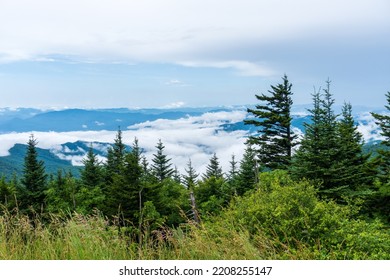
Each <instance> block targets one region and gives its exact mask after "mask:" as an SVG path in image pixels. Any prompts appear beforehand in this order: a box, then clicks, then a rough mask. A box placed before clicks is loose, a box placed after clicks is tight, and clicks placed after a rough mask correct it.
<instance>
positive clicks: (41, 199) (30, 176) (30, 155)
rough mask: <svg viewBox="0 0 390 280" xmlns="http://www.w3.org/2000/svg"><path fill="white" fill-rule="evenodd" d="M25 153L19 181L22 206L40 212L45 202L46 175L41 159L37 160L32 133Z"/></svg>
mask: <svg viewBox="0 0 390 280" xmlns="http://www.w3.org/2000/svg"><path fill="white" fill-rule="evenodd" d="M27 144H28V147H27V153H26V156H25V159H24V170H23V177H22V180H21V183H22V185H23V188H22V189H21V195H22V197H23V203H24V205H23V208H24V209H29V208H32V209H33V210H34V211H38V212H40V211H41V210H42V209H43V207H44V203H45V190H46V186H47V185H46V184H47V182H46V180H47V175H46V172H45V166H44V163H43V161H42V160H38V153H37V150H36V145H37V140H36V139H35V138H34V135H31V136H30V139H29V141H28V143H27Z"/></svg>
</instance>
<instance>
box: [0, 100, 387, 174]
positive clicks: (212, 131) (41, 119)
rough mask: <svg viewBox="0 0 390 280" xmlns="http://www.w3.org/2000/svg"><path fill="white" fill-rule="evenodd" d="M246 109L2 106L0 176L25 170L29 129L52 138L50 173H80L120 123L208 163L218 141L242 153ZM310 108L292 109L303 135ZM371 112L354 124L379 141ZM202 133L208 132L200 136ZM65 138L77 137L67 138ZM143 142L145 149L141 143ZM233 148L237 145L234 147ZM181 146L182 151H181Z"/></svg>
mask: <svg viewBox="0 0 390 280" xmlns="http://www.w3.org/2000/svg"><path fill="white" fill-rule="evenodd" d="M247 107H250V106H231V107H207V108H175V109H164V108H162V109H127V108H114V109H63V110H40V109H34V108H17V109H13V108H3V109H0V145H2V143H1V142H2V139H4V140H3V142H4V143H6V144H7V145H8V147H9V148H8V150H7V148H4V151H3V152H2V153H3V154H2V155H0V174H8V175H9V174H12V173H14V172H16V173H17V174H21V173H22V170H23V159H24V155H25V150H26V145H25V143H26V142H27V140H28V138H24V140H23V141H20V140H18V139H21V138H23V137H26V136H25V135H26V133H34V134H38V135H40V134H39V133H46V134H44V136H40V137H46V138H47V137H49V138H53V139H44V140H45V141H44V142H45V143H46V145H43V146H42V147H39V149H38V154H39V157H40V159H42V160H44V161H45V165H46V170H47V171H48V172H49V173H54V172H56V170H57V169H64V170H70V171H72V172H73V173H74V174H75V176H77V175H78V174H79V168H80V166H81V165H82V160H83V158H84V157H85V155H86V153H87V151H88V149H89V148H90V147H92V148H93V149H94V152H95V154H97V155H98V157H99V159H101V160H102V161H104V159H105V156H106V154H107V149H108V147H110V146H111V145H112V144H111V143H112V142H113V139H114V138H113V137H111V138H108V136H107V134H110V133H111V134H110V135H113V136H114V135H115V133H114V132H116V131H117V130H118V128H119V127H120V128H121V129H122V130H124V131H127V132H128V133H130V134H131V135H135V136H137V135H141V137H143V138H142V141H143V142H144V143H145V144H146V146H148V145H149V146H148V147H146V149H145V151H146V153H147V155H148V156H149V158H150V157H151V156H152V155H153V148H154V146H153V143H157V139H159V138H166V139H167V140H166V141H167V144H168V145H167V146H168V147H169V146H173V145H175V147H177V148H172V151H173V153H174V155H173V157H175V158H176V159H177V160H181V162H180V161H179V162H178V164H179V165H184V166H185V164H183V163H184V160H186V158H188V157H198V158H200V155H201V153H203V155H202V157H201V158H202V160H203V162H202V160H201V159H199V162H198V163H197V164H198V166H200V167H202V166H204V165H205V164H206V163H207V157H208V156H209V155H210V154H211V153H213V152H214V151H213V149H215V148H213V145H214V144H213V142H215V141H216V139H218V141H223V142H220V145H221V143H224V149H225V150H229V151H227V152H231V153H233V154H236V155H237V154H238V155H239V154H240V149H241V148H239V145H242V143H243V142H244V140H243V138H245V137H246V136H247V135H248V134H249V133H253V132H255V128H254V127H253V126H247V125H245V124H244V122H243V120H244V119H245V118H247V117H248V115H247V114H246V108H247ZM306 108H310V105H300V106H294V107H293V110H292V116H293V127H294V129H295V131H296V132H297V133H302V132H303V131H304V123H307V122H310V117H309V115H308V113H307V110H306ZM339 109H340V108H336V109H335V110H336V111H337V110H339ZM372 111H375V112H381V111H382V110H381V109H378V108H367V107H357V108H355V110H354V116H355V120H356V123H357V125H358V127H359V131H360V132H361V133H362V134H363V136H364V139H365V142H366V143H376V142H377V141H378V140H380V131H379V130H378V128H377V126H376V125H375V122H374V120H373V118H372V116H371V115H370V113H369V112H372ZM197 131H198V132H199V133H197ZM200 132H202V133H204V135H203V136H202V133H200ZM148 133H149V134H148ZM192 133H193V136H191V137H190V136H189V135H188V137H187V138H186V134H192ZM90 134H91V135H93V136H89V138H88V139H86V138H87V137H86V135H90ZM103 135H104V136H105V137H103ZM65 136H66V137H65ZM70 136H72V137H70ZM163 136H164V137H163ZM227 136H228V137H227ZM137 137H138V136H137ZM79 138H80V139H79ZM82 138H84V139H82ZM151 138H153V139H151ZM197 138H199V139H197ZM206 138H209V139H206ZM62 139H63V141H62ZM67 139H72V140H74V141H67ZM38 140H39V139H38ZM131 140H133V139H131ZM61 141H62V142H61ZM164 141H165V140H164ZM229 141H230V142H229ZM51 142H52V143H51ZM129 142H130V140H129V141H128V143H126V144H128V145H129V144H130V143H129ZM149 142H151V143H150V144H149ZM48 143H49V144H48ZM140 145H141V147H142V142H141V144H140ZM38 146H39V145H38ZM189 146H191V147H190V148H191V149H192V150H190V148H189ZM230 147H236V148H235V150H232V149H230ZM180 149H183V151H182V153H181V154H180V153H179V151H178V150H180ZM221 149H222V148H221ZM227 152H226V153H227ZM219 153H220V154H221V153H223V151H222V150H221V151H219ZM227 156H228V155H227V154H226V155H222V158H223V159H226V158H227Z"/></svg>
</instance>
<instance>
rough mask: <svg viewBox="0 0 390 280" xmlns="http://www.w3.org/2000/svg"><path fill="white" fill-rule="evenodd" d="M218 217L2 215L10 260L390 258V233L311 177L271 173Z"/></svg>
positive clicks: (0, 235) (1, 237)
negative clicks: (171, 220) (322, 191)
mask: <svg viewBox="0 0 390 280" xmlns="http://www.w3.org/2000/svg"><path fill="white" fill-rule="evenodd" d="M260 182H261V183H260V184H259V185H258V189H257V190H255V191H253V192H252V193H249V194H247V195H245V196H244V197H240V198H237V199H235V200H234V201H233V202H232V203H231V205H230V206H229V207H227V208H226V209H224V210H223V211H222V212H221V213H220V214H218V215H216V216H208V217H203V222H202V223H201V224H200V225H197V224H195V223H193V222H191V221H188V222H187V223H185V224H182V225H181V226H179V227H178V228H175V229H172V228H168V227H164V226H161V227H159V228H158V229H157V230H155V229H151V228H150V227H149V226H148V224H145V225H143V227H141V228H142V230H141V232H139V231H138V227H134V228H133V227H129V228H119V227H117V226H115V225H113V224H112V222H109V221H108V220H107V219H106V218H105V217H104V216H102V215H101V214H100V213H99V212H96V213H95V214H93V215H81V214H77V213H73V214H66V215H65V214H64V215H45V216H40V215H35V216H34V217H29V216H27V215H23V214H21V213H19V212H17V211H16V212H13V213H10V212H8V211H5V210H4V211H3V213H2V214H1V215H0V259H2V260H167V259H168V260H174V259H179V260H256V259H272V260H277V259H284V260H295V259H299V260H314V259H316V260H328V259H349V260H359V259H373V260H375V259H384V260H389V259H390V232H389V229H388V228H386V227H384V226H383V225H382V224H381V223H380V222H379V221H370V222H367V221H364V220H362V219H360V218H359V216H358V215H357V212H358V210H357V206H353V205H345V206H340V205H337V204H336V203H334V202H332V201H328V202H326V201H321V200H319V199H318V198H317V196H316V190H315V188H314V187H313V186H311V185H310V184H309V183H308V182H305V181H302V182H294V181H292V180H291V179H290V178H289V176H288V175H287V174H286V173H284V172H279V171H278V172H272V173H264V174H262V175H261V177H260Z"/></svg>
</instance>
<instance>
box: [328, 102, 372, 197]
mask: <svg viewBox="0 0 390 280" xmlns="http://www.w3.org/2000/svg"><path fill="white" fill-rule="evenodd" d="M337 132H338V139H337V141H338V143H339V149H340V150H339V159H338V160H337V161H336V162H335V163H334V164H335V165H336V168H335V169H336V170H337V175H338V176H337V177H336V179H335V180H334V183H335V184H336V185H338V186H340V187H344V188H346V191H347V193H346V194H345V195H352V193H355V195H356V192H357V191H363V189H362V187H363V186H365V187H367V186H368V185H372V184H373V175H374V174H375V171H374V170H370V168H369V165H368V159H369V157H370V154H363V144H364V142H363V136H362V135H361V133H359V132H358V130H357V126H356V125H355V121H354V119H353V116H352V106H351V104H349V103H345V104H344V106H343V108H342V119H341V120H340V121H339V122H338V126H337Z"/></svg>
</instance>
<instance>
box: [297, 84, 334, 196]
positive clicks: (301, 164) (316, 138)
mask: <svg viewBox="0 0 390 280" xmlns="http://www.w3.org/2000/svg"><path fill="white" fill-rule="evenodd" d="M333 104H334V99H333V96H332V94H331V92H330V81H329V80H328V81H327V88H326V89H324V95H321V93H320V91H318V92H315V93H314V94H313V109H311V110H309V112H310V113H311V123H305V124H304V125H305V135H304V137H303V139H302V141H301V145H300V147H299V149H298V151H297V153H296V154H295V156H294V161H293V164H292V168H291V172H292V175H293V176H294V177H296V178H307V179H310V180H312V181H316V182H317V184H318V185H319V191H320V193H322V194H324V195H326V196H328V197H333V196H334V195H335V193H337V192H340V191H341V190H340V189H339V187H340V186H339V185H337V184H336V182H335V180H337V177H338V170H337V169H336V168H337V165H336V163H337V161H338V160H339V159H340V157H341V155H340V141H339V140H340V139H339V137H338V135H337V120H336V119H337V115H336V114H335V113H334V111H333Z"/></svg>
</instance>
